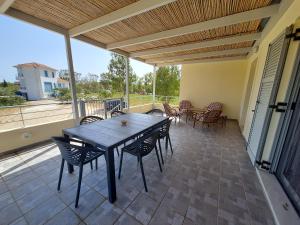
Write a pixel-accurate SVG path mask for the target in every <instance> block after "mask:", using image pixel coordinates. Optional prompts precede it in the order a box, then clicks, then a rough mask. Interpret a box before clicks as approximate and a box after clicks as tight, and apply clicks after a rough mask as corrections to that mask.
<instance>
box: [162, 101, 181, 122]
mask: <svg viewBox="0 0 300 225" xmlns="http://www.w3.org/2000/svg"><path fill="white" fill-rule="evenodd" d="M163 106H164V109H165V113H166V115H167V116H168V117H170V118H174V119H175V124H176V122H177V118H178V120H179V121H180V117H181V115H182V113H180V112H179V111H177V109H176V108H174V107H171V106H170V105H169V104H168V103H163Z"/></svg>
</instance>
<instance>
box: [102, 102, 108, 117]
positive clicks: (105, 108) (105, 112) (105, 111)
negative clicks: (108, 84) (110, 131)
mask: <svg viewBox="0 0 300 225" xmlns="http://www.w3.org/2000/svg"><path fill="white" fill-rule="evenodd" d="M106 103H107V102H106V100H103V105H104V117H105V119H107V104H106Z"/></svg>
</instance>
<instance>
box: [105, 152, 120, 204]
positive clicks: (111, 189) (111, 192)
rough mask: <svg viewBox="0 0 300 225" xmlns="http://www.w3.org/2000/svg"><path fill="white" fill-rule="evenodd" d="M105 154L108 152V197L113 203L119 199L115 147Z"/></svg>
mask: <svg viewBox="0 0 300 225" xmlns="http://www.w3.org/2000/svg"><path fill="white" fill-rule="evenodd" d="M105 154H106V172H107V188H108V199H109V201H110V202H111V203H114V202H115V201H116V199H117V194H116V177H115V159H114V149H113V148H112V149H108V150H107V151H106V153H105Z"/></svg>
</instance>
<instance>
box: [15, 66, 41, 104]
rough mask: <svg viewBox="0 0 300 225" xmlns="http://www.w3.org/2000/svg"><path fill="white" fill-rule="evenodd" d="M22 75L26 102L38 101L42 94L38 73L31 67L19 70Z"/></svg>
mask: <svg viewBox="0 0 300 225" xmlns="http://www.w3.org/2000/svg"><path fill="white" fill-rule="evenodd" d="M19 71H20V73H22V74H23V77H22V80H23V81H22V84H23V85H24V86H25V87H26V93H27V96H28V100H39V99H41V98H42V96H43V94H42V92H41V80H40V77H39V71H38V70H37V69H36V68H33V67H31V68H30V67H23V68H20V69H19Z"/></svg>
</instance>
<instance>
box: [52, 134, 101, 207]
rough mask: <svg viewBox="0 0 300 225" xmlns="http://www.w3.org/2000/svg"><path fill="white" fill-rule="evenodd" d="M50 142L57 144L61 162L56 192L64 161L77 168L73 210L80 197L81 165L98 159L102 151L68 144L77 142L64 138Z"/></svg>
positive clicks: (53, 138) (59, 183)
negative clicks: (77, 174)
mask: <svg viewBox="0 0 300 225" xmlns="http://www.w3.org/2000/svg"><path fill="white" fill-rule="evenodd" d="M52 140H53V141H54V142H55V143H56V144H57V146H58V148H59V150H60V153H61V157H62V161H61V166H60V172H59V180H58V185H57V190H58V191H59V190H60V186H61V179H62V175H63V170H64V165H65V161H67V163H68V164H71V165H73V166H78V167H79V177H78V185H77V193H76V199H75V208H77V207H78V202H79V195H80V187H81V179H82V172H83V165H85V164H87V163H90V162H92V161H93V160H96V159H98V158H99V157H100V156H102V155H104V153H105V152H104V151H101V150H100V149H98V148H94V147H91V146H84V145H83V146H78V145H73V144H70V143H69V141H72V142H73V141H74V142H78V141H77V140H72V139H71V140H66V139H65V138H64V137H52Z"/></svg>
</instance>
